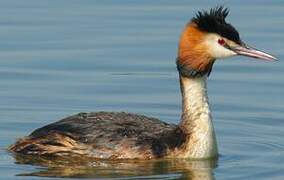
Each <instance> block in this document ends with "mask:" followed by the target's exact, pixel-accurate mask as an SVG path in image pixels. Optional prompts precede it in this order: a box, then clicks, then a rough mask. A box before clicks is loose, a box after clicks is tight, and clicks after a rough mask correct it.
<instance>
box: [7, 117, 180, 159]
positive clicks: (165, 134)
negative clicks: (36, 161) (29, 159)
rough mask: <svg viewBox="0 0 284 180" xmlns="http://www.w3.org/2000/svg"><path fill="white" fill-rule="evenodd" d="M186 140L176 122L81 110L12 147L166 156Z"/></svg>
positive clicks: (42, 152)
mask: <svg viewBox="0 0 284 180" xmlns="http://www.w3.org/2000/svg"><path fill="white" fill-rule="evenodd" d="M182 142H183V134H182V132H181V130H179V128H178V127H177V126H176V125H173V124H168V123H165V122H162V121H160V120H158V119H155V118H149V117H146V116H143V115H137V114H131V113H124V112H120V113H114V112H96V113H79V114H77V115H74V116H70V117H67V118H65V119H62V120H60V121H57V122H55V123H52V124H49V125H46V126H44V127H42V128H39V129H36V130H35V131H34V132H32V133H31V134H30V135H29V136H28V137H26V138H24V139H21V140H19V141H18V143H17V144H15V145H14V146H12V147H10V149H11V150H12V151H14V152H17V153H21V154H34V155H57V156H62V155H69V156H71V155H72V156H74V155H86V156H89V157H92V158H103V159H105V158H108V159H133V158H142V157H143V158H144V159H151V158H153V157H160V156H165V155H166V154H167V151H168V150H169V149H171V148H175V147H178V146H179V145H180V144H181V143H182Z"/></svg>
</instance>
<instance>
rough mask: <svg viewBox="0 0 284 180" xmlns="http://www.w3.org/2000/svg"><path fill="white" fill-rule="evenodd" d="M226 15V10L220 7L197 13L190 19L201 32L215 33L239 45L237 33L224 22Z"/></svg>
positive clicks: (227, 12)
mask: <svg viewBox="0 0 284 180" xmlns="http://www.w3.org/2000/svg"><path fill="white" fill-rule="evenodd" d="M228 14H229V10H228V8H224V7H222V6H220V7H216V8H212V9H210V11H198V13H197V14H196V17H194V18H192V22H194V23H196V24H197V26H198V28H199V29H200V30H202V31H206V32H210V33H217V34H219V35H220V36H223V37H225V38H227V39H230V40H232V41H234V42H236V43H238V44H241V40H240V35H239V33H238V31H237V30H236V29H235V28H234V27H233V26H232V25H231V24H229V23H227V22H226V20H225V19H226V17H227V16H228Z"/></svg>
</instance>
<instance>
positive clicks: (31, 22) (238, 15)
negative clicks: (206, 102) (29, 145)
mask: <svg viewBox="0 0 284 180" xmlns="http://www.w3.org/2000/svg"><path fill="white" fill-rule="evenodd" d="M216 4H223V5H226V6H228V7H229V8H230V10H231V14H230V16H229V18H228V21H229V22H231V23H232V24H233V25H234V26H235V27H236V28H237V29H238V30H239V32H240V34H241V37H242V39H243V40H244V41H245V42H247V43H248V44H250V45H252V46H255V47H258V48H259V49H264V50H266V51H267V52H270V53H272V54H275V55H276V56H277V57H278V58H279V60H280V61H278V62H276V63H267V62H263V61H258V60H251V59H248V58H245V57H235V58H231V59H227V60H221V61H218V62H217V63H216V64H215V66H214V70H213V72H212V74H211V76H210V78H209V82H208V87H209V96H210V101H211V106H212V111H213V118H214V124H215V129H216V133H217V139H218V145H219V152H220V154H221V157H220V158H219V160H218V162H184V161H181V162H180V161H178V162H139V163H122V164H113V163H111V162H107V163H102V164H100V163H99V164H95V165H94V166H91V167H92V168H91V167H88V168H87V169H86V168H84V167H81V168H78V167H77V166H74V167H69V168H67V167H64V168H58V167H57V168H55V169H51V170H50V169H47V168H46V167H41V166H39V165H31V164H26V165H23V164H18V163H15V159H14V158H13V157H12V156H11V155H10V154H8V153H7V152H6V151H5V150H4V149H5V148H6V147H7V146H8V145H9V144H12V143H13V142H14V141H15V140H16V139H17V138H20V137H22V136H25V135H27V134H29V132H31V131H32V130H34V129H35V128H37V127H40V126H42V125H45V124H48V123H51V122H54V121H55V120H58V119H60V118H63V117H66V116H68V115H71V114H75V113H78V112H81V111H87V112H88V111H100V110H108V111H128V112H136V113H141V114H145V115H149V116H154V117H158V118H160V119H162V120H164V121H167V122H170V123H178V120H179V114H180V111H181V102H180V101H181V98H180V92H179V85H178V75H177V72H176V68H175V58H176V51H177V42H178V38H179V35H180V32H181V31H182V29H183V27H184V25H185V23H186V22H188V21H189V19H190V18H191V17H192V16H194V13H195V12H196V11H197V10H200V9H207V8H209V7H213V6H215V5H216ZM283 22H284V2H282V1H277V0H271V1H262V0H260V1H256V0H252V1H249V2H248V1H244V0H242V1H234V2H231V1H204V0H202V1H200V0H199V1H188V0H179V1H171V0H163V1H162V0H156V1H152V0H146V1H131V0H123V1H116V0H104V1H99V0H81V1H78V0H57V1H46V0H42V1H38V0H27V1H21V0H9V1H4V0H1V1H0V99H1V101H0V115H1V116H0V148H1V150H0V174H1V175H0V177H1V178H0V179H7V180H12V179H27V180H28V179H29V180H30V179H35V180H36V179H42V177H37V176H31V175H30V176H18V175H20V174H30V173H37V172H45V173H42V174H41V176H53V177H55V176H57V177H73V178H77V179H79V178H97V179H101V178H104V179H116V178H118V179H164V180H165V179H198V177H200V178H201V179H213V178H215V179H279V180H280V179H284V138H283V135H284V128H283V127H284V103H283V102H284V71H283V69H284V63H283V59H284V58H283V57H284V53H283V52H284V46H283V42H284V33H283V32H284V23H283ZM78 169H80V171H79V172H78V173H75V175H74V171H75V172H77V171H76V170H78ZM68 172H69V173H68ZM37 175H39V174H37Z"/></svg>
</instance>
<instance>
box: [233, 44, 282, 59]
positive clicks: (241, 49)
mask: <svg viewBox="0 0 284 180" xmlns="http://www.w3.org/2000/svg"><path fill="white" fill-rule="evenodd" d="M232 50H233V51H234V52H235V53H237V54H238V55H242V56H248V57H253V58H257V59H263V60H267V61H276V60H277V58H276V57H274V56H272V55H270V54H268V53H265V52H263V51H259V50H257V49H254V48H251V47H248V46H246V45H245V44H243V45H241V46H237V47H234V48H232Z"/></svg>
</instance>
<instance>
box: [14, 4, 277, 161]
mask: <svg viewBox="0 0 284 180" xmlns="http://www.w3.org/2000/svg"><path fill="white" fill-rule="evenodd" d="M228 13H229V11H228V9H226V8H223V7H217V8H213V9H211V10H210V11H208V12H206V11H200V12H198V13H197V15H196V17H194V18H193V19H192V20H191V21H190V22H189V23H188V24H187V25H186V27H185V29H184V31H183V32H182V35H181V37H180V42H179V49H178V57H177V61H176V64H177V69H178V72H179V79H180V87H181V94H182V113H181V121H180V123H179V124H178V125H173V124H168V123H165V122H162V121H160V120H158V119H155V118H150V117H146V116H142V115H136V114H130V113H123V112H121V113H114V112H97V113H80V114H78V115H74V116H70V117H67V118H65V119H63V120H60V121H57V122H55V123H52V124H49V125H47V126H44V127H42V128H39V129H37V130H35V131H34V132H32V133H31V134H30V135H29V136H27V137H25V138H22V139H20V140H18V141H17V142H16V143H15V144H13V145H12V146H10V147H9V150H10V151H11V152H13V153H16V154H25V155H37V156H70V157H73V156H86V157H90V158H95V159H156V158H191V159H202V158H203V159H204V158H213V157H217V156H218V148H217V142H216V136H215V131H214V127H213V122H212V116H211V111H210V105H209V101H208V96H207V77H208V76H209V75H210V72H211V70H212V68H213V65H214V62H215V61H216V60H217V59H220V58H227V57H231V56H235V55H244V56H249V57H254V58H259V59H264V60H269V61H271V60H275V59H276V58H275V57H273V56H271V55H269V54H267V53H264V52H261V51H258V50H256V49H253V48H250V47H248V46H247V45H245V44H244V43H243V42H242V41H241V39H240V36H239V33H238V32H237V30H236V29H235V28H234V27H233V26H232V25H231V24H228V23H227V22H226V21H225V18H226V16H227V15H228Z"/></svg>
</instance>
